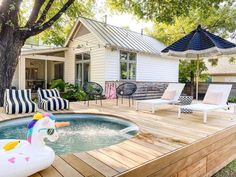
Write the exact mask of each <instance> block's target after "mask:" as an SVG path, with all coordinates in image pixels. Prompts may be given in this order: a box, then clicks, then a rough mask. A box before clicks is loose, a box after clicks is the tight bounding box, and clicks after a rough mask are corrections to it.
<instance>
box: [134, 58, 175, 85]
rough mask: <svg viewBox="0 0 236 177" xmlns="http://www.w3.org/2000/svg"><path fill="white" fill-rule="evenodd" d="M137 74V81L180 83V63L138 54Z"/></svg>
mask: <svg viewBox="0 0 236 177" xmlns="http://www.w3.org/2000/svg"><path fill="white" fill-rule="evenodd" d="M136 73H137V76H136V80H137V81H156V82H178V79H179V61H178V60H175V59H165V58H161V57H158V56H152V55H146V54H138V55H137V71H136Z"/></svg>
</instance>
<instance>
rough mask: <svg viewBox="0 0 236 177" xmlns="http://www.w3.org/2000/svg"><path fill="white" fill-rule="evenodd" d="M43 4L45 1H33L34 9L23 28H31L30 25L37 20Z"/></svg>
mask: <svg viewBox="0 0 236 177" xmlns="http://www.w3.org/2000/svg"><path fill="white" fill-rule="evenodd" d="M44 2H45V0H35V1H34V7H33V9H32V12H31V14H30V17H29V19H28V21H27V23H26V25H25V27H28V28H30V27H32V25H33V24H34V23H35V21H36V20H37V18H38V15H39V11H40V9H41V7H42V5H43V3H44Z"/></svg>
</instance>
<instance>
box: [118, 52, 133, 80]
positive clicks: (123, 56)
mask: <svg viewBox="0 0 236 177" xmlns="http://www.w3.org/2000/svg"><path fill="white" fill-rule="evenodd" d="M136 56H137V55H136V53H132V52H126V51H121V52H120V79H121V80H136Z"/></svg>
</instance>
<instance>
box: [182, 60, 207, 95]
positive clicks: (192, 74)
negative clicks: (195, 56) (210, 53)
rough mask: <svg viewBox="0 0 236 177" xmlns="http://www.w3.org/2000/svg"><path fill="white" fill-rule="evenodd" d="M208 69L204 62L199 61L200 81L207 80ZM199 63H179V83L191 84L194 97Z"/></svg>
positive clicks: (193, 61)
mask: <svg viewBox="0 0 236 177" xmlns="http://www.w3.org/2000/svg"><path fill="white" fill-rule="evenodd" d="M206 71H207V67H206V64H205V62H204V61H202V60H201V61H199V77H200V80H207V79H208V74H207V73H206ZM196 73H197V61H196V60H192V61H187V60H180V63H179V82H182V83H190V88H191V95H193V93H194V91H193V89H194V84H195V81H196Z"/></svg>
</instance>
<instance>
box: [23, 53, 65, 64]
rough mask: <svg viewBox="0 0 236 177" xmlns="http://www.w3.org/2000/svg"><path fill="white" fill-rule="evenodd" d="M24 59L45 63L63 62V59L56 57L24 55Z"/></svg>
mask: <svg viewBox="0 0 236 177" xmlns="http://www.w3.org/2000/svg"><path fill="white" fill-rule="evenodd" d="M24 58H30V59H36V60H46V61H61V62H64V61H65V59H66V58H65V57H58V56H50V55H37V54H36V55H35V54H31V55H24Z"/></svg>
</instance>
